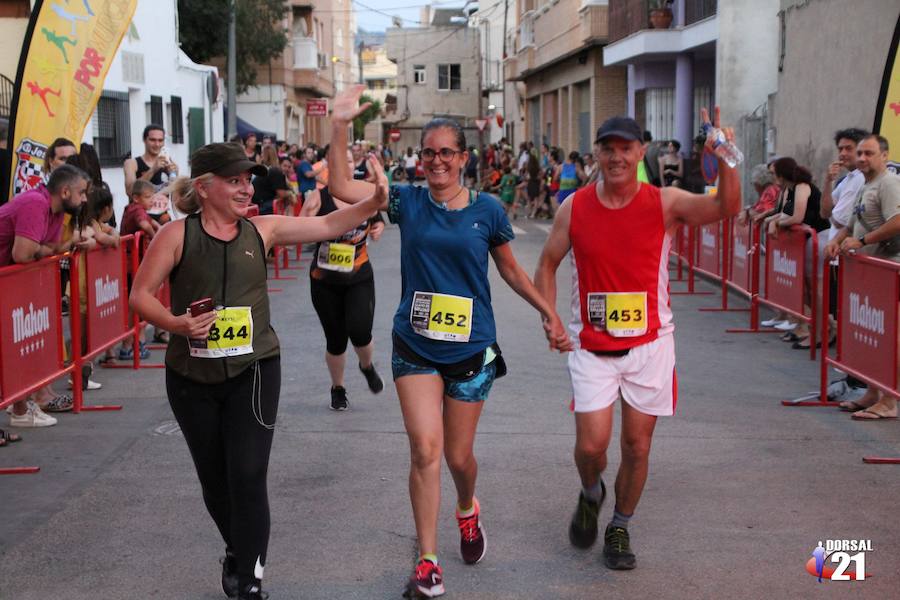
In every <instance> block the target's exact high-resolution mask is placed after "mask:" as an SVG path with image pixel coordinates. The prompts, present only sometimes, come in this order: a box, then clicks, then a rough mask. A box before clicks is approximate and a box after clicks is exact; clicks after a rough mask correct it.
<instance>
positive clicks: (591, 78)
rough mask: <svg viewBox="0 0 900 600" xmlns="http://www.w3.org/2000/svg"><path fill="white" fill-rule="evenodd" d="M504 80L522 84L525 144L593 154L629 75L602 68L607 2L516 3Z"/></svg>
mask: <svg viewBox="0 0 900 600" xmlns="http://www.w3.org/2000/svg"><path fill="white" fill-rule="evenodd" d="M516 7H517V8H516V18H517V27H518V31H517V33H516V36H515V44H514V46H515V47H514V50H515V51H514V53H510V54H509V55H508V58H507V60H506V76H507V78H508V79H510V80H513V81H518V82H522V83H524V90H522V89H521V88H520V87H517V88H516V91H517V93H519V94H522V95H524V97H521V96H520V97H519V98H517V99H519V100H521V101H522V102H523V104H524V117H525V118H524V125H525V126H524V134H525V138H526V139H525V140H521V141H526V140H527V141H531V142H533V143H534V144H535V145H536V146H537V145H540V144H542V143H546V144H549V145H551V146H557V147H561V148H563V150H565V151H566V152H567V153H568V152H570V151H572V150H576V151H578V152H581V153H586V152H590V151H591V148H592V145H593V140H594V134H595V132H596V129H597V127H598V126H599V124H600V123H601V122H603V121H604V120H605V119H607V118H609V117H611V116H614V115H617V114H623V113H624V112H625V109H626V90H627V80H626V69H625V67H621V66H607V65H605V64H604V62H603V55H604V45H605V44H606V41H607V38H608V31H609V28H608V23H609V6H608V5H607V2H606V0H555V1H554V0H518V2H517V3H516Z"/></svg>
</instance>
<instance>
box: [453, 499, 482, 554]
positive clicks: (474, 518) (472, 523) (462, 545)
mask: <svg viewBox="0 0 900 600" xmlns="http://www.w3.org/2000/svg"><path fill="white" fill-rule="evenodd" d="M472 502H473V503H474V505H475V512H474V514H472V515H470V516H468V517H461V516H459V507H457V508H456V522H457V523H458V524H459V553H460V554H462V559H463V561H464V562H465V563H466V564H467V565H474V564H475V563H477V562H479V561H480V560H481V559H482V558H484V552H485V550H487V539H485V537H484V526H483V525H482V524H481V506H480V505H479V504H478V499H476V498H473V499H472Z"/></svg>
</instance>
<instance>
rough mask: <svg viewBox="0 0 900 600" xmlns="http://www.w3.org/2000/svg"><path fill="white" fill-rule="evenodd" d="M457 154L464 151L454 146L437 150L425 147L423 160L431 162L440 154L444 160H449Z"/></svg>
mask: <svg viewBox="0 0 900 600" xmlns="http://www.w3.org/2000/svg"><path fill="white" fill-rule="evenodd" d="M457 154H462V151H461V150H454V149H453V148H441V149H440V150H438V151H437V152H435V151H434V150H432V149H431V148H423V149H422V160H424V161H425V162H431V161H433V160H434V157H435V156H440V157H441V160H442V161H444V162H447V161H449V160H450V159H452V158H453V157H454V156H456V155H457Z"/></svg>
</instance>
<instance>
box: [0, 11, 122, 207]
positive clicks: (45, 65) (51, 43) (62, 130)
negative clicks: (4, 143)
mask: <svg viewBox="0 0 900 600" xmlns="http://www.w3.org/2000/svg"><path fill="white" fill-rule="evenodd" d="M135 8H137V0H71V1H69V0H67V1H66V2H59V1H58V0H52V1H50V2H44V0H38V1H37V2H35V5H34V8H33V9H32V11H31V19H30V21H29V23H28V30H27V32H26V34H25V43H24V44H22V54H21V56H20V58H19V69H18V72H17V74H16V87H15V93H14V95H13V104H12V110H11V115H10V141H11V142H12V145H11V146H10V150H11V154H12V165H2V166H0V168H11V170H12V178H11V190H10V191H11V195H10V197H12V196H13V195H15V194H18V193H20V192H23V191H25V190H28V189H31V188H33V187H35V186H37V185H38V184H39V183H41V181H42V178H43V174H42V172H41V170H42V167H43V165H44V154H45V152H46V150H47V146H49V145H50V144H51V143H52V142H53V140H55V139H56V138H58V137H64V138H68V139H70V140H72V141H73V142H74V143H75V144H76V146H77V145H78V144H80V143H81V139H82V136H83V135H84V128H85V127H86V126H87V123H88V120H89V119H90V118H91V115H92V114H93V112H94V108H95V107H96V106H97V101H98V100H99V98H100V93H101V92H102V91H103V81H104V79H106V73H107V72H108V71H109V65H110V64H111V63H112V60H113V57H115V54H116V50H117V49H118V48H119V43H120V42H121V41H122V37H123V36H124V35H125V32H126V31H127V29H128V26H129V24H130V23H131V18H132V16H134V11H135Z"/></svg>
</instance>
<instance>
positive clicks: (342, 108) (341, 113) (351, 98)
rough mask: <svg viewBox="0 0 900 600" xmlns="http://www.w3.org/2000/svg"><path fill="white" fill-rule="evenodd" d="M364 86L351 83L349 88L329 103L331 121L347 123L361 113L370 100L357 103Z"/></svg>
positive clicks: (367, 106)
mask: <svg viewBox="0 0 900 600" xmlns="http://www.w3.org/2000/svg"><path fill="white" fill-rule="evenodd" d="M365 89H366V86H364V85H351V86H350V87H349V88H347V89H346V90H344V91H343V92H342V93H340V94H338V95H337V96H335V98H334V102H332V103H331V120H332V122H338V121H339V122H344V123H348V122H350V121H352V120H353V119H355V118H356V117H358V116H359V115H360V114H362V113H363V111H365V110H366V109H367V108H369V106H371V104H372V103H371V102H366V103H365V104H363V105H362V106H360V105H359V97H360V96H362V93H363V91H365Z"/></svg>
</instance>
